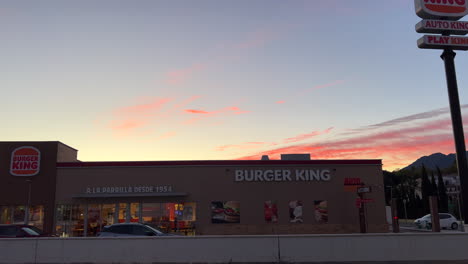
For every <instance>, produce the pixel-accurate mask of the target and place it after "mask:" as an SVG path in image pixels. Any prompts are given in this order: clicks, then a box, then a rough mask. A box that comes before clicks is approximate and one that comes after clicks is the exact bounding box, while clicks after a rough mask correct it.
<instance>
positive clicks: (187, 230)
mask: <svg viewBox="0 0 468 264" xmlns="http://www.w3.org/2000/svg"><path fill="white" fill-rule="evenodd" d="M195 221H196V203H192V202H191V203H143V205H142V222H143V223H145V224H148V225H150V226H153V227H155V228H157V229H159V230H161V231H162V232H165V233H180V234H184V235H194V234H195Z"/></svg>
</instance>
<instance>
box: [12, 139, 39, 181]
mask: <svg viewBox="0 0 468 264" xmlns="http://www.w3.org/2000/svg"><path fill="white" fill-rule="evenodd" d="M40 161H41V152H40V151H39V150H38V149H37V148H35V147H29V146H28V147H19V148H17V149H15V150H13V152H12V153H11V162H10V173H11V175H13V176H34V175H36V174H38V173H39V167H40Z"/></svg>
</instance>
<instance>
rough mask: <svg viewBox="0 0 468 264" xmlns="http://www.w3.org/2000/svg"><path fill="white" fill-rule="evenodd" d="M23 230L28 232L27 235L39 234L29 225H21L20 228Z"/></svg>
mask: <svg viewBox="0 0 468 264" xmlns="http://www.w3.org/2000/svg"><path fill="white" fill-rule="evenodd" d="M22 229H23V231H24V232H26V233H28V235H31V236H40V234H39V233H38V232H36V231H34V230H32V229H31V228H29V227H23V228H22Z"/></svg>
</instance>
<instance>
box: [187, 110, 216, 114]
mask: <svg viewBox="0 0 468 264" xmlns="http://www.w3.org/2000/svg"><path fill="white" fill-rule="evenodd" d="M184 111H185V112H187V113H191V114H209V113H210V112H207V111H203V110H195V109H186V110H184Z"/></svg>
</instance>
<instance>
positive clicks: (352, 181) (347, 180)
mask: <svg viewBox="0 0 468 264" xmlns="http://www.w3.org/2000/svg"><path fill="white" fill-rule="evenodd" d="M344 185H345V186H346V185H348V186H349V185H361V178H345V179H344Z"/></svg>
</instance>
